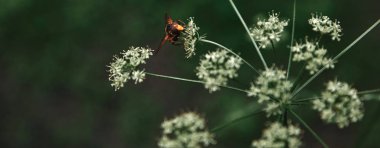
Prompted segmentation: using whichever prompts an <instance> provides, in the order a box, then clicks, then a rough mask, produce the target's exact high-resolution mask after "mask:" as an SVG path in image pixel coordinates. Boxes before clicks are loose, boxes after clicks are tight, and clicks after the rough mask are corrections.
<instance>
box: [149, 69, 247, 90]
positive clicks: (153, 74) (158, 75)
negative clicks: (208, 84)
mask: <svg viewBox="0 0 380 148" xmlns="http://www.w3.org/2000/svg"><path fill="white" fill-rule="evenodd" d="M146 74H147V75H151V76H156V77H161V78H167V79H173V80H180V81H185V82H192V83H200V84H205V82H203V81H199V80H192V79H185V78H179V77H173V76H167V75H160V74H155V73H149V72H146ZM220 87H224V88H229V89H233V90H236V91H240V92H244V93H248V91H246V90H243V89H240V88H236V87H232V86H224V85H221V86H220Z"/></svg>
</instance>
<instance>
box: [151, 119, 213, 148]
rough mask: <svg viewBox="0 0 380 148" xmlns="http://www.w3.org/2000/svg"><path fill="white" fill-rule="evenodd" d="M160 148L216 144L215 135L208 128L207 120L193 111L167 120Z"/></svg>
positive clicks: (194, 147) (193, 147)
mask: <svg viewBox="0 0 380 148" xmlns="http://www.w3.org/2000/svg"><path fill="white" fill-rule="evenodd" d="M161 127H162V129H163V135H162V137H161V139H160V141H159V142H158V146H159V147H160V148H201V147H206V146H209V145H212V144H216V141H215V140H214V135H213V134H211V133H210V132H209V131H207V129H206V125H205V120H204V119H203V118H201V117H200V116H199V115H198V114H196V113H193V112H188V113H184V114H182V115H180V116H177V117H175V118H174V119H170V120H165V121H164V122H163V123H162V124H161Z"/></svg>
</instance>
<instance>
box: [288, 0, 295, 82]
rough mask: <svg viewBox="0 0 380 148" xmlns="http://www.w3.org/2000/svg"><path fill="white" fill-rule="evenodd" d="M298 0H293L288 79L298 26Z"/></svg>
mask: <svg viewBox="0 0 380 148" xmlns="http://www.w3.org/2000/svg"><path fill="white" fill-rule="evenodd" d="M296 1H297V0H294V1H293V20H292V37H291V39H290V50H289V61H288V69H287V71H286V79H288V78H289V73H290V67H291V66H292V48H291V47H293V44H294V43H293V42H294V32H295V26H296Z"/></svg>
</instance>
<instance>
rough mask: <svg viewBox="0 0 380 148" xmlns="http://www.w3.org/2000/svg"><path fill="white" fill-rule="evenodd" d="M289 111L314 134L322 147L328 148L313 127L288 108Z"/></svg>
mask: <svg viewBox="0 0 380 148" xmlns="http://www.w3.org/2000/svg"><path fill="white" fill-rule="evenodd" d="M289 111H290V112H291V113H292V114H293V115H294V116H295V117H296V118H297V119H298V120H299V121H300V122H301V123H302V124H303V126H305V127H306V129H307V130H308V131H309V132H310V133H311V134H312V135H313V136H314V138H315V139H317V140H318V142H319V143H321V144H322V146H323V147H324V148H328V146H327V144H326V143H325V142H324V141H323V140H322V139H321V137H319V136H318V135H317V133H315V132H314V130H313V129H311V128H310V126H309V125H308V124H307V123H306V122H305V121H303V120H302V118H301V117H300V116H298V115H297V114H296V113H295V112H294V111H293V110H291V109H289Z"/></svg>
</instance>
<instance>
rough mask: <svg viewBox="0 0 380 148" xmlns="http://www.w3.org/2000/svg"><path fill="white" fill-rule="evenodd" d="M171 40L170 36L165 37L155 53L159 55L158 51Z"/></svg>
mask: <svg viewBox="0 0 380 148" xmlns="http://www.w3.org/2000/svg"><path fill="white" fill-rule="evenodd" d="M168 39H169V36H168V35H165V36H164V37H163V38H162V39H161V43H160V46H159V47H158V48H157V49H156V50H155V51H154V53H158V51H159V50H160V49H161V48H162V46H163V45H164V44H165V42H166V40H168Z"/></svg>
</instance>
